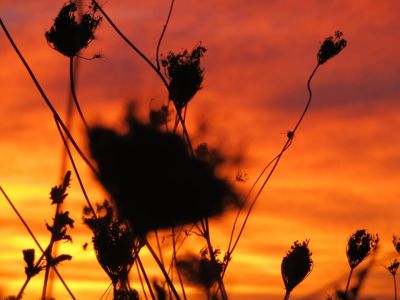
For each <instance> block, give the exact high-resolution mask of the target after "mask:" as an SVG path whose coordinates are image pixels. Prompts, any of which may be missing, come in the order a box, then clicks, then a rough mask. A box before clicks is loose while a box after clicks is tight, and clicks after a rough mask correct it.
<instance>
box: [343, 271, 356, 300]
mask: <svg viewBox="0 0 400 300" xmlns="http://www.w3.org/2000/svg"><path fill="white" fill-rule="evenodd" d="M353 270H354V268H351V269H350V274H349V278H348V279H347V284H346V290H345V291H344V298H345V299H347V292H348V291H349V285H350V279H351V275H353Z"/></svg>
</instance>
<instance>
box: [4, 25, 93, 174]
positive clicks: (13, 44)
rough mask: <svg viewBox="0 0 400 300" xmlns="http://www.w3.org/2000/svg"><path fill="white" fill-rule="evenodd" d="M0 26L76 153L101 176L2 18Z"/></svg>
mask: <svg viewBox="0 0 400 300" xmlns="http://www.w3.org/2000/svg"><path fill="white" fill-rule="evenodd" d="M0 26H1V28H2V29H3V31H4V33H5V34H6V36H7V38H8V40H9V42H10V43H11V45H12V47H13V48H14V51H15V52H16V53H17V55H18V57H19V59H20V60H21V62H22V63H23V65H24V66H25V68H26V70H27V71H28V73H29V75H30V77H31V79H32V81H33V82H34V84H35V86H36V88H37V89H38V91H39V93H40V95H41V96H42V98H43V100H44V102H45V103H46V105H47V106H48V107H49V109H50V110H51V112H52V113H53V115H54V118H56V119H57V121H58V122H59V123H60V125H61V127H62V129H63V130H64V132H65V134H66V135H67V137H68V139H69V140H70V141H71V143H72V145H73V146H74V148H75V149H76V151H77V152H78V153H79V155H80V156H81V158H82V159H83V161H84V162H85V163H86V164H87V165H88V167H89V168H90V169H91V170H92V172H93V173H94V174H95V175H96V176H99V173H98V171H97V170H96V168H95V167H94V166H93V165H92V164H91V162H90V161H89V159H88V158H87V157H86V156H85V154H84V153H83V151H82V150H81V149H80V147H79V146H78V144H77V143H76V141H75V139H74V138H73V137H72V135H71V133H70V132H69V130H68V128H67V126H65V124H64V122H63V121H62V119H61V117H60V115H59V114H58V112H57V110H56V109H55V108H54V106H53V105H52V104H51V101H50V100H49V98H48V97H47V95H46V94H45V92H44V91H43V88H42V87H41V85H40V84H39V81H38V80H37V79H36V76H35V74H33V72H32V69H31V68H30V67H29V65H28V63H27V62H26V60H25V58H24V57H23V56H22V53H21V52H20V51H19V49H18V47H17V45H16V44H15V42H14V40H13V39H12V37H11V35H10V33H9V32H8V30H7V28H6V26H5V25H4V23H3V21H2V19H1V18H0Z"/></svg>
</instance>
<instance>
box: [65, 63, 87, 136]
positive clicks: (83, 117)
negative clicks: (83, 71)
mask: <svg viewBox="0 0 400 300" xmlns="http://www.w3.org/2000/svg"><path fill="white" fill-rule="evenodd" d="M69 81H70V85H71V95H72V99H73V100H74V103H75V106H76V109H77V110H78V113H79V116H80V117H81V120H82V122H83V124H84V125H85V129H86V131H89V125H88V123H87V122H86V119H85V116H84V115H83V112H82V110H81V106H80V105H79V101H78V97H77V96H76V91H75V80H74V57H73V56H71V57H70V58H69Z"/></svg>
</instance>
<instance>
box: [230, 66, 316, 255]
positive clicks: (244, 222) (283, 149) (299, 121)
mask: <svg viewBox="0 0 400 300" xmlns="http://www.w3.org/2000/svg"><path fill="white" fill-rule="evenodd" d="M319 66H320V64H317V66H316V67H315V68H314V70H313V71H312V73H311V75H310V77H309V78H308V81H307V89H308V92H309V97H308V101H307V104H306V106H305V108H304V110H303V113H302V114H301V116H300V118H299V120H298V121H297V123H296V125H295V126H294V128H293V130H292V131H291V132H290V135H289V134H288V139H287V141H286V143H285V145H284V146H283V148H282V150H281V151H280V152H279V154H278V155H277V158H276V160H275V163H274V164H273V166H272V168H271V170H270V172H269V173H268V175H267V177H266V179H265V180H264V182H263V184H262V185H261V187H260V189H259V190H258V192H257V194H256V196H255V198H254V200H253V201H252V203H251V204H250V207H249V210H248V211H247V214H246V217H245V219H244V221H243V224H242V226H241V228H240V230H239V234H238V236H237V238H236V240H235V242H234V244H233V246H232V250H231V252H232V251H233V250H234V249H235V248H236V246H237V244H238V242H239V240H240V237H241V236H242V234H243V231H244V228H245V227H246V224H247V221H248V219H249V216H250V214H251V212H252V210H253V208H254V205H255V204H256V202H257V200H258V198H259V197H260V195H261V193H262V191H263V190H264V187H265V186H266V184H267V183H268V181H269V179H270V178H271V176H272V174H273V173H274V171H275V169H276V167H277V166H278V164H279V161H280V159H281V158H282V155H283V153H284V152H285V151H286V149H287V148H288V147H289V146H290V144H291V143H292V140H293V137H294V135H295V133H296V131H297V129H298V128H299V126H300V123H301V121H302V120H303V118H304V116H305V114H306V112H307V110H308V108H309V106H310V103H311V99H312V91H311V87H310V84H311V80H312V78H313V77H314V74H315V72H316V71H317V69H318V67H319Z"/></svg>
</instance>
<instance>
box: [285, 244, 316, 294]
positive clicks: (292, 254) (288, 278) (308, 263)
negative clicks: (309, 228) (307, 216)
mask: <svg viewBox="0 0 400 300" xmlns="http://www.w3.org/2000/svg"><path fill="white" fill-rule="evenodd" d="M308 243H309V241H308V240H306V241H304V242H301V243H300V242H299V241H295V242H294V244H293V246H292V247H291V248H290V250H289V251H288V252H287V254H286V256H285V257H284V258H283V260H282V264H281V273H282V278H283V282H284V284H285V289H286V295H285V297H284V300H287V299H289V296H290V293H291V292H292V291H293V289H294V288H295V287H296V286H297V285H298V284H299V283H300V282H302V281H303V280H304V278H306V276H307V275H308V274H310V272H311V271H312V268H313V264H314V263H313V261H312V259H311V255H312V253H311V252H310V249H309V248H308Z"/></svg>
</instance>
